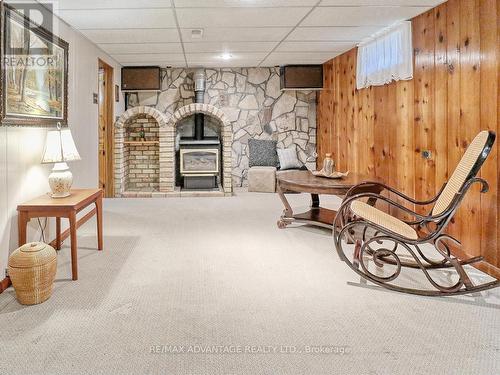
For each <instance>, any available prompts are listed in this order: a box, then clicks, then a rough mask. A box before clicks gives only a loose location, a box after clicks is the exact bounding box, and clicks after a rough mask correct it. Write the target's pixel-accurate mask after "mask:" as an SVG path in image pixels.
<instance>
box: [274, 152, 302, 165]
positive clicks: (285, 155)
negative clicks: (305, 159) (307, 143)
mask: <svg viewBox="0 0 500 375" xmlns="http://www.w3.org/2000/svg"><path fill="white" fill-rule="evenodd" d="M278 158H279V161H280V169H281V170H284V169H295V168H301V167H302V163H301V162H300V161H299V159H298V158H297V152H296V151H295V149H293V148H285V149H278Z"/></svg>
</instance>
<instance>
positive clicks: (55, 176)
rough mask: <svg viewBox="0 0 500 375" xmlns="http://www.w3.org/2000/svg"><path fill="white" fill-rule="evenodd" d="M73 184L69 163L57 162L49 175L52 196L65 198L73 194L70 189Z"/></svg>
mask: <svg viewBox="0 0 500 375" xmlns="http://www.w3.org/2000/svg"><path fill="white" fill-rule="evenodd" d="M72 184H73V174H72V173H71V172H70V170H69V167H68V164H66V163H56V164H55V165H54V168H52V173H51V174H50V175H49V186H50V189H51V190H52V193H51V195H50V196H51V197H52V198H65V197H69V196H70V195H71V193H70V189H71V185H72Z"/></svg>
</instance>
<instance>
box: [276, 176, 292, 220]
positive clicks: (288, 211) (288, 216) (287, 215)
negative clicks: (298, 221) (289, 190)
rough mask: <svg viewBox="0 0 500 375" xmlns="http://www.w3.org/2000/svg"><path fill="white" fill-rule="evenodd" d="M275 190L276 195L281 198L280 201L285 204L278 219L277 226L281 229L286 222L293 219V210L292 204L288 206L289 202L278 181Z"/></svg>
mask: <svg viewBox="0 0 500 375" xmlns="http://www.w3.org/2000/svg"><path fill="white" fill-rule="evenodd" d="M276 191H277V193H278V196H279V197H280V199H281V202H282V203H283V205H284V206H285V209H284V210H283V214H282V215H281V218H280V219H279V220H278V223H277V224H278V228H280V229H283V228H285V227H286V226H287V225H288V224H290V223H291V222H292V220H293V210H292V206H290V203H288V200H287V199H286V196H285V193H284V192H283V190H282V189H281V187H280V185H279V183H278V186H277V188H276Z"/></svg>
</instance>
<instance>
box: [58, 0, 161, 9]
mask: <svg viewBox="0 0 500 375" xmlns="http://www.w3.org/2000/svg"><path fill="white" fill-rule="evenodd" d="M53 6H54V9H55V10H57V9H60V10H62V9H123V8H136V9H141V8H170V7H171V3H170V1H169V0H105V1H103V0H85V1H82V0H57V1H55V2H53Z"/></svg>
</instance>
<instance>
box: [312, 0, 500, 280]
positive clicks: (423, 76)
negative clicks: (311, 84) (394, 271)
mask: <svg viewBox="0 0 500 375" xmlns="http://www.w3.org/2000/svg"><path fill="white" fill-rule="evenodd" d="M499 7H500V5H499V2H498V0H450V1H448V2H446V3H444V4H442V5H440V6H438V7H436V8H434V9H431V10H430V11H428V12H426V13H424V14H422V15H420V16H418V17H416V18H414V19H413V20H412V29H413V48H414V74H413V79H412V80H410V81H398V82H393V83H391V84H388V85H385V86H378V87H371V88H367V89H363V90H359V91H358V90H356V49H353V50H351V51H349V52H347V53H345V54H343V55H341V56H338V57H336V58H334V59H332V60H330V61H328V62H327V63H325V64H324V81H325V82H324V86H325V89H324V90H323V91H322V92H321V94H320V96H319V106H318V133H317V134H318V135H317V137H318V154H319V155H320V159H319V163H321V161H322V158H323V157H324V154H325V153H327V152H331V153H332V154H333V155H334V159H335V160H336V162H337V165H338V168H339V169H340V170H342V171H345V170H349V171H352V172H355V171H356V172H363V173H367V174H369V175H372V176H374V175H376V176H379V177H381V178H382V179H383V180H385V182H386V183H388V184H390V185H392V186H394V187H396V188H398V189H400V190H401V191H403V192H405V193H406V194H408V195H410V196H415V197H417V198H421V199H424V198H429V197H432V196H434V195H435V194H436V193H437V192H438V190H439V188H440V187H441V186H442V184H443V183H444V182H445V181H446V180H447V179H448V176H449V175H451V173H452V172H453V169H454V168H455V166H456V164H457V162H458V160H459V159H460V157H461V155H462V153H463V152H464V149H465V148H466V147H467V145H468V144H469V142H470V141H471V140H472V138H474V136H475V135H476V134H477V133H478V132H479V131H480V130H482V129H491V130H494V131H496V132H497V135H498V137H499V138H500V134H498V132H499V130H500V129H499V125H498V123H499V117H498V116H499V114H498V107H499V105H498V103H499V99H500V94H499V82H498V81H499V71H498V67H499V64H498V59H499V58H500V53H499V27H498V23H499V19H500V13H499V12H500V9H499ZM499 138H497V142H496V144H495V149H494V151H493V152H492V154H490V156H489V158H488V160H487V162H486V163H485V164H484V166H483V168H482V169H481V176H482V177H483V178H485V179H486V180H487V181H488V182H489V184H490V191H489V192H488V193H486V194H480V193H479V189H478V187H476V188H474V189H473V190H472V191H471V192H469V195H468V197H467V198H466V199H465V201H464V202H463V203H462V207H461V208H460V210H459V212H458V214H457V215H456V216H455V219H454V222H453V223H452V224H451V226H450V228H449V232H450V233H451V234H453V235H455V236H456V237H457V238H459V239H460V240H461V241H462V243H463V247H462V250H461V251H463V252H461V251H459V250H457V252H458V255H460V256H466V255H468V256H475V255H483V256H484V258H485V261H486V262H485V263H483V264H481V265H480V267H479V268H481V269H483V270H486V271H487V272H489V273H490V274H494V275H496V276H497V277H500V251H499V249H498V246H499V244H500V227H499V223H498V220H499V216H500V212H499V197H500V193H499V184H498V179H499V173H500V164H499V163H498V156H497V155H498V148H499V144H500V139H499ZM425 150H428V151H430V152H431V155H432V157H431V158H430V159H424V158H423V157H422V151H425Z"/></svg>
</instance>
